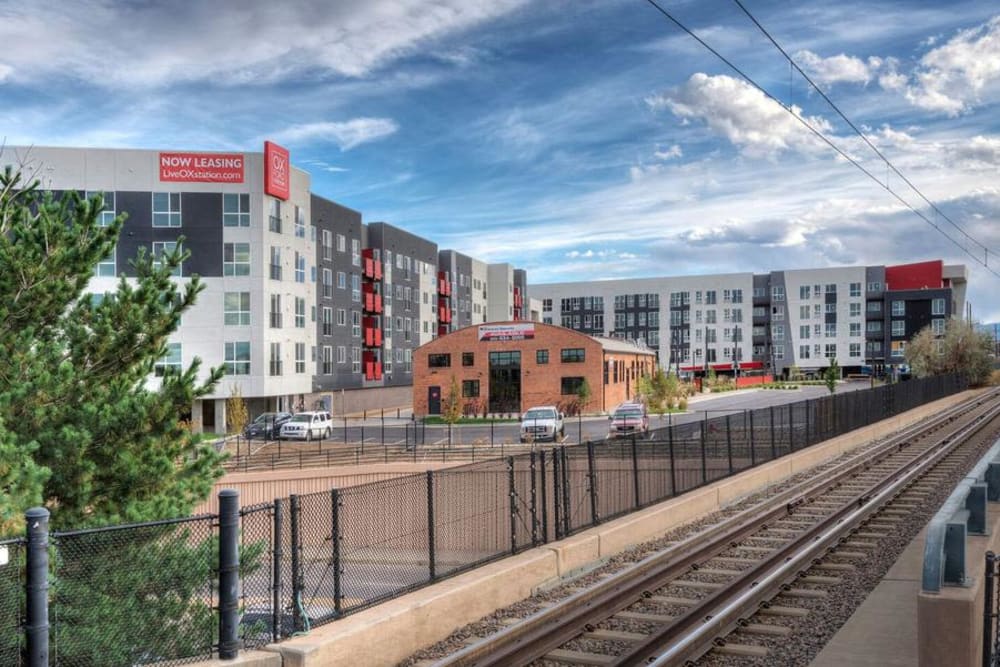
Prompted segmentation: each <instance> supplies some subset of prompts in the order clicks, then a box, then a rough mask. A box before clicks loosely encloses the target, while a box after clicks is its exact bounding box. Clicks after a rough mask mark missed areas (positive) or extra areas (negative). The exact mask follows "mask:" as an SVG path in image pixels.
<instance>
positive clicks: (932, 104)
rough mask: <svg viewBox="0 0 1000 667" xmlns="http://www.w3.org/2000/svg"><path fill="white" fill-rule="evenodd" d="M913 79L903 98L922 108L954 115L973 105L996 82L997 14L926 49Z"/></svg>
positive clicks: (999, 73) (999, 75)
mask: <svg viewBox="0 0 1000 667" xmlns="http://www.w3.org/2000/svg"><path fill="white" fill-rule="evenodd" d="M914 78H915V84H914V85H912V86H910V87H908V88H907V90H906V98H907V99H908V100H909V101H910V102H911V103H912V104H914V105H916V106H918V107H920V108H922V109H927V110H928V111H934V112H938V113H944V114H947V115H948V116H957V115H958V114H960V113H963V112H966V111H968V110H969V109H971V108H972V107H974V106H976V105H977V104H978V103H979V101H980V97H981V95H982V94H983V92H984V91H985V90H986V89H987V88H989V87H991V86H993V85H995V84H996V83H997V82H1000V16H996V17H994V18H992V19H990V20H989V21H987V22H986V23H983V24H982V25H979V26H976V27H974V28H970V29H968V30H962V31H960V32H959V33H958V34H957V35H955V36H954V37H952V38H951V39H950V40H948V41H947V42H945V43H944V44H942V45H941V46H938V47H937V48H935V49H932V50H931V51H928V52H927V53H926V54H924V56H923V57H922V58H921V59H920V66H919V67H918V69H917V71H916V72H915V74H914Z"/></svg>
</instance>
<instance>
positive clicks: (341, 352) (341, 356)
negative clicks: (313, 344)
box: [337, 345, 347, 364]
mask: <svg viewBox="0 0 1000 667" xmlns="http://www.w3.org/2000/svg"><path fill="white" fill-rule="evenodd" d="M337 363H338V364H346V363H347V346H346V345H338V346H337Z"/></svg>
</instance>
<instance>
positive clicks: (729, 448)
mask: <svg viewBox="0 0 1000 667" xmlns="http://www.w3.org/2000/svg"><path fill="white" fill-rule="evenodd" d="M729 422H730V420H729V415H726V454H727V455H728V456H729V474H730V475H732V474H733V429H732V424H730V423H729Z"/></svg>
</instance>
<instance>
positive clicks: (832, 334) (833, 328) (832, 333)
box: [826, 323, 837, 338]
mask: <svg viewBox="0 0 1000 667" xmlns="http://www.w3.org/2000/svg"><path fill="white" fill-rule="evenodd" d="M826 337H827V338H836V337H837V325H836V324H835V323H828V324H827V325H826Z"/></svg>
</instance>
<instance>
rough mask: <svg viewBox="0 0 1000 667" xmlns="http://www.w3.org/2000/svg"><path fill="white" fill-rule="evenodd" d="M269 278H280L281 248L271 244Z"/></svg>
mask: <svg viewBox="0 0 1000 667" xmlns="http://www.w3.org/2000/svg"><path fill="white" fill-rule="evenodd" d="M270 275H271V280H281V248H279V247H278V246H271V264H270Z"/></svg>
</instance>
